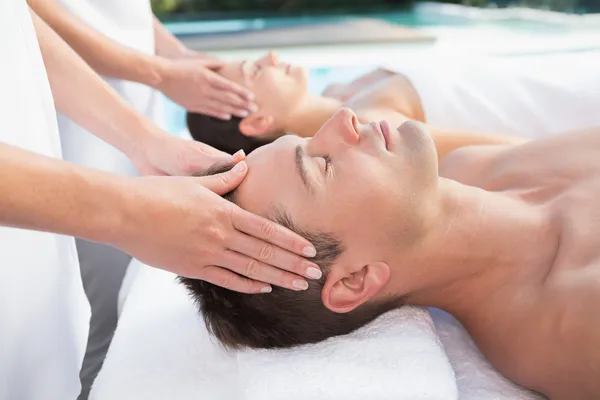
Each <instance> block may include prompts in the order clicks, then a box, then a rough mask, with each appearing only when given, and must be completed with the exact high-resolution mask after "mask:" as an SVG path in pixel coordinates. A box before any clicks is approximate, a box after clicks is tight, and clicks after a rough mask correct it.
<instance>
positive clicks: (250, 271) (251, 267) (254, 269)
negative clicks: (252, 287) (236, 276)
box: [244, 259, 260, 278]
mask: <svg viewBox="0 0 600 400" xmlns="http://www.w3.org/2000/svg"><path fill="white" fill-rule="evenodd" d="M259 268H260V264H259V263H258V261H256V260H252V259H251V260H250V261H248V264H246V271H245V274H244V275H246V276H247V277H249V278H253V277H255V276H256V274H257V273H258V270H259Z"/></svg>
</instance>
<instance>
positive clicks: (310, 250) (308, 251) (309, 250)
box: [302, 246, 317, 257]
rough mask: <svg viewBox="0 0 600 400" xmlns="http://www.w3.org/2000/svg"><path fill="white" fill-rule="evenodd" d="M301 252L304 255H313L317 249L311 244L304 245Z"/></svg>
mask: <svg viewBox="0 0 600 400" xmlns="http://www.w3.org/2000/svg"><path fill="white" fill-rule="evenodd" d="M302 254H303V255H304V256H305V257H314V256H316V255H317V250H316V249H315V248H314V247H312V246H306V247H305V248H304V249H302Z"/></svg>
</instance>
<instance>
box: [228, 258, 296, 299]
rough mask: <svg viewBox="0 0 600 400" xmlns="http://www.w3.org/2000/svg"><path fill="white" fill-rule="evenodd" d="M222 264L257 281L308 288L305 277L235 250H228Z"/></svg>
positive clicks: (285, 286) (294, 288)
mask: <svg viewBox="0 0 600 400" xmlns="http://www.w3.org/2000/svg"><path fill="white" fill-rule="evenodd" d="M220 264H223V265H221V266H222V267H224V268H227V269H229V270H231V271H233V272H235V273H237V274H238V275H242V276H244V277H246V278H250V279H253V280H256V281H260V282H265V283H270V284H273V285H276V286H280V287H283V288H287V289H292V290H296V291H299V290H306V289H308V282H307V281H306V280H304V279H303V278H301V277H299V276H297V275H294V274H292V273H290V272H287V271H284V270H281V269H278V268H275V267H272V266H270V265H267V264H265V263H263V262H261V261H258V260H256V259H254V258H251V257H247V256H245V255H242V254H239V253H236V252H234V251H227V252H226V253H225V255H224V257H223V258H222V261H221V262H220Z"/></svg>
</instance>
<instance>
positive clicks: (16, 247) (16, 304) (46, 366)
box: [0, 0, 89, 400]
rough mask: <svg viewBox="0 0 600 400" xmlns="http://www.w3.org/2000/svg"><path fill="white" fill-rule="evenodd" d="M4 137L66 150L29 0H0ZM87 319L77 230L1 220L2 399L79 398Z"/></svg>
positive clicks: (46, 151) (55, 152) (52, 152)
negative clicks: (64, 232)
mask: <svg viewBox="0 0 600 400" xmlns="http://www.w3.org/2000/svg"><path fill="white" fill-rule="evenodd" d="M0 141H1V142H3V143H6V144H10V145H13V146H17V147H21V148H24V149H27V150H31V151H35V152H37V153H40V154H43V155H46V156H49V157H55V158H60V157H61V149H60V139H59V136H58V130H57V124H56V114H55V110H54V103H53V100H52V94H51V92H50V86H49V84H48V79H47V76H46V71H45V69H44V64H43V61H42V57H41V52H40V49H39V45H38V43H37V40H36V36H35V31H34V29H33V25H32V22H31V17H30V14H29V11H28V7H27V3H26V2H25V0H2V1H0ZM0 195H1V194H0ZM88 321H89V305H88V303H87V299H86V297H85V294H84V292H83V287H82V284H81V278H80V273H79V266H78V263H77V254H76V250H75V242H74V240H73V238H70V237H65V236H59V235H54V234H50V233H42V232H33V231H25V230H19V229H12V228H5V227H0V399H2V400H9V399H10V400H42V399H43V400H71V399H73V400H74V399H76V398H77V395H78V394H79V390H80V384H79V368H80V366H81V361H82V359H83V355H84V351H85V345H86V340H87V330H88Z"/></svg>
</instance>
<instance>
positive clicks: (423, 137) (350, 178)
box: [236, 108, 438, 265]
mask: <svg viewBox="0 0 600 400" xmlns="http://www.w3.org/2000/svg"><path fill="white" fill-rule="evenodd" d="M380 125H381V126H380ZM385 125H386V124H385V123H381V124H379V123H373V124H370V125H359V124H358V122H357V118H356V116H355V115H354V113H353V112H352V111H350V110H349V109H346V108H343V109H341V110H339V111H338V112H337V113H336V114H335V115H334V116H333V117H332V118H331V119H330V120H329V121H328V122H326V123H325V124H324V125H323V126H322V127H321V129H320V130H319V131H318V132H317V133H316V135H315V136H314V137H313V138H308V139H303V138H299V137H296V136H293V135H286V136H284V137H282V138H280V139H278V140H276V141H275V142H273V143H271V144H269V145H266V146H263V147H261V148H259V149H257V150H255V151H254V152H252V153H251V154H250V155H249V156H248V157H247V163H248V167H249V172H248V175H247V178H246V179H245V181H244V182H243V183H242V185H241V186H240V187H239V189H238V191H237V196H236V201H237V203H238V204H239V205H240V206H241V207H243V208H244V209H246V210H249V211H251V212H254V213H257V214H260V215H263V216H266V217H268V216H269V214H270V213H272V212H273V210H275V209H280V210H284V211H285V212H286V213H287V214H288V215H289V216H290V217H291V219H292V221H293V222H294V223H295V224H296V225H297V226H298V227H299V228H301V229H304V230H308V231H312V232H319V231H320V232H327V233H331V234H333V235H335V236H336V237H337V238H339V239H340V240H341V242H342V243H343V244H344V246H345V248H346V251H345V252H344V254H343V255H342V258H340V259H339V260H338V262H337V264H339V265H352V264H356V265H358V264H360V263H365V265H366V263H369V262H372V261H388V260H385V257H387V255H388V254H391V252H392V251H395V250H397V249H398V245H399V244H402V243H404V244H406V245H409V244H410V242H411V241H413V240H415V239H416V237H418V235H419V234H420V233H421V232H420V229H421V228H422V227H421V224H420V221H421V220H422V218H423V217H425V215H426V213H427V210H428V204H429V203H430V202H429V201H428V198H430V197H431V195H432V194H434V193H435V189H436V187H437V179H438V175H437V154H436V150H435V146H434V143H433V141H432V140H431V138H430V137H429V135H428V134H427V133H426V132H425V131H424V130H423V129H422V128H420V126H417V125H416V124H413V123H407V124H404V125H403V126H402V127H401V128H400V129H396V127H389V129H388V128H386V127H385ZM382 258H383V259H382Z"/></svg>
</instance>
